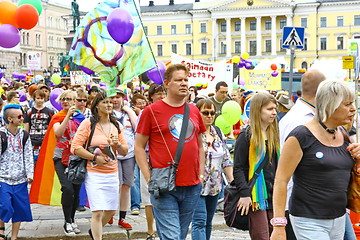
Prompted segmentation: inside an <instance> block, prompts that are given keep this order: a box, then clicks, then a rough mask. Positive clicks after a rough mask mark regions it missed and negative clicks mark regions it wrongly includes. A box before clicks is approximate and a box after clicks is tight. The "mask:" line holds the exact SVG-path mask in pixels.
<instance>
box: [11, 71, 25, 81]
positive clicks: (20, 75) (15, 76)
mask: <svg viewBox="0 0 360 240" xmlns="http://www.w3.org/2000/svg"><path fill="white" fill-rule="evenodd" d="M12 77H13V78H16V79H20V80H22V79H25V78H26V76H25V74H22V73H18V72H13V73H12Z"/></svg>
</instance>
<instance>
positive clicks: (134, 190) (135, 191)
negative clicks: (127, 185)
mask: <svg viewBox="0 0 360 240" xmlns="http://www.w3.org/2000/svg"><path fill="white" fill-rule="evenodd" d="M130 195H131V207H130V208H131V210H133V209H136V208H137V209H139V210H140V203H141V193H140V168H139V166H138V165H137V164H136V163H135V169H134V185H133V186H132V187H131V189H130Z"/></svg>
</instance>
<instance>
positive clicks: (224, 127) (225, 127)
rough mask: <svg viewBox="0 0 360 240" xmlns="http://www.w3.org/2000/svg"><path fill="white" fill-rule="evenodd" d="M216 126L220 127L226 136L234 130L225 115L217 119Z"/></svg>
mask: <svg viewBox="0 0 360 240" xmlns="http://www.w3.org/2000/svg"><path fill="white" fill-rule="evenodd" d="M215 126H218V127H219V128H220V129H221V131H222V132H223V133H224V134H229V133H230V131H231V129H232V125H231V124H230V123H228V122H227V121H226V120H225V119H224V116H223V115H220V116H218V117H217V118H216V120H215Z"/></svg>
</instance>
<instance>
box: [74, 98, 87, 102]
mask: <svg viewBox="0 0 360 240" xmlns="http://www.w3.org/2000/svg"><path fill="white" fill-rule="evenodd" d="M76 101H78V102H87V101H88V100H87V99H81V98H77V99H76Z"/></svg>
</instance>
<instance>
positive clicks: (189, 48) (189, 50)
mask: <svg viewBox="0 0 360 240" xmlns="http://www.w3.org/2000/svg"><path fill="white" fill-rule="evenodd" d="M185 49H186V53H185V54H186V55H191V54H192V53H191V43H187V44H186V45H185Z"/></svg>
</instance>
